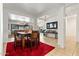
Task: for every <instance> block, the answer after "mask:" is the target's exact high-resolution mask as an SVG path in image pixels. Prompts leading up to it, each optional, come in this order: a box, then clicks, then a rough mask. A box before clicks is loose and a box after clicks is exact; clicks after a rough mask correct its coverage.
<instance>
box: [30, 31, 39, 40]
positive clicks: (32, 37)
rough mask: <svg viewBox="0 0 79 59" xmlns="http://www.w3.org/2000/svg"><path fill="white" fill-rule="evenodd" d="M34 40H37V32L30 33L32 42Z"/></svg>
mask: <svg viewBox="0 0 79 59" xmlns="http://www.w3.org/2000/svg"><path fill="white" fill-rule="evenodd" d="M34 39H39V32H38V31H32V34H31V40H34Z"/></svg>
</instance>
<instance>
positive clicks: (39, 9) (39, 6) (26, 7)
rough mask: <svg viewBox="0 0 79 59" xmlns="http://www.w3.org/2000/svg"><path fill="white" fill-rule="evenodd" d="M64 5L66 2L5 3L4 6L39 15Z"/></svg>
mask: <svg viewBox="0 0 79 59" xmlns="http://www.w3.org/2000/svg"><path fill="white" fill-rule="evenodd" d="M64 5H65V4H64V3H4V4H3V7H4V8H7V9H11V10H16V11H18V12H23V13H26V14H28V15H31V16H37V17H38V16H41V15H44V14H45V13H46V12H48V11H51V10H52V11H53V10H56V9H58V8H60V7H62V6H64Z"/></svg>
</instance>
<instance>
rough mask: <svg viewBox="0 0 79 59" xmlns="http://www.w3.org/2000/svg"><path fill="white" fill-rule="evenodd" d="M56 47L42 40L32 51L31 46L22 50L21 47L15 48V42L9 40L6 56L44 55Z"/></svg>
mask: <svg viewBox="0 0 79 59" xmlns="http://www.w3.org/2000/svg"><path fill="white" fill-rule="evenodd" d="M54 48H55V47H53V46H50V45H48V44H45V43H42V42H40V45H39V46H38V48H32V51H31V50H30V49H29V48H25V49H23V50H22V49H21V48H20V47H18V48H17V49H16V50H15V49H14V42H8V43H7V47H6V54H5V56H44V55H46V54H47V53H48V52H50V51H51V50H53V49H54Z"/></svg>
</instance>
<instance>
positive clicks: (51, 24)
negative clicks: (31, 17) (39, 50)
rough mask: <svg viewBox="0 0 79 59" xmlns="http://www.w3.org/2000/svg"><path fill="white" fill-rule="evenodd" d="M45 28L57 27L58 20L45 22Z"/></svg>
mask: <svg viewBox="0 0 79 59" xmlns="http://www.w3.org/2000/svg"><path fill="white" fill-rule="evenodd" d="M46 27H47V29H57V28H58V22H57V21H54V22H49V23H47V24H46Z"/></svg>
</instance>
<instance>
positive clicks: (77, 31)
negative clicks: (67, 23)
mask: <svg viewBox="0 0 79 59" xmlns="http://www.w3.org/2000/svg"><path fill="white" fill-rule="evenodd" d="M76 23H77V26H76V29H77V30H76V36H77V42H79V13H78V14H77V21H76Z"/></svg>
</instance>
